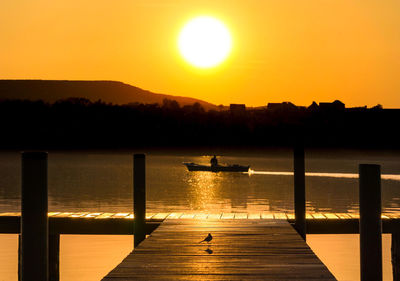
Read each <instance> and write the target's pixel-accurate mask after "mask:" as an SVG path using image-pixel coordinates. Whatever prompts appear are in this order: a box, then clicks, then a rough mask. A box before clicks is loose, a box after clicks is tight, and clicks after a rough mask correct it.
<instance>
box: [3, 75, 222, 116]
mask: <svg viewBox="0 0 400 281" xmlns="http://www.w3.org/2000/svg"><path fill="white" fill-rule="evenodd" d="M70 97H79V98H86V99H89V100H90V101H93V102H94V101H97V100H102V101H103V102H106V103H113V104H119V105H121V104H130V103H143V104H154V103H158V104H162V103H163V100H164V99H169V100H175V101H177V102H178V103H179V104H180V105H182V106H184V105H191V104H194V103H196V102H198V103H199V104H200V105H201V106H202V107H203V108H204V109H206V110H210V109H216V108H217V106H216V105H213V104H211V103H208V102H205V101H202V100H199V99H194V98H188V97H181V96H172V95H165V94H157V93H152V92H150V91H147V90H143V89H141V88H138V87H135V86H132V85H129V84H125V83H122V82H118V81H79V80H0V100H6V99H19V100H32V101H33V100H43V101H45V102H50V103H53V102H55V101H57V100H60V99H66V98H70Z"/></svg>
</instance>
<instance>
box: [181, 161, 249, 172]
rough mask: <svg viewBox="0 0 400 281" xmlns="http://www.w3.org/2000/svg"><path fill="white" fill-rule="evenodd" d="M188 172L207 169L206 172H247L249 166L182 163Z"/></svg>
mask: <svg viewBox="0 0 400 281" xmlns="http://www.w3.org/2000/svg"><path fill="white" fill-rule="evenodd" d="M183 165H185V166H186V167H187V168H188V170H189V171H190V172H192V171H207V172H248V171H249V168H250V166H240V165H237V164H234V165H213V166H211V165H210V166H207V165H200V164H196V163H187V162H185V163H183Z"/></svg>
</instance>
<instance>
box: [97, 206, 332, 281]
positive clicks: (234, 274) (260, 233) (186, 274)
mask: <svg viewBox="0 0 400 281" xmlns="http://www.w3.org/2000/svg"><path fill="white" fill-rule="evenodd" d="M229 216H231V215H230V214H229V215H226V217H229ZM208 233H211V234H212V235H213V240H212V241H211V242H210V243H209V244H207V243H205V242H204V243H199V242H200V241H202V240H203V239H204V238H205V237H206V236H207V234H208ZM103 280H104V281H114V280H119V281H121V280H280V281H282V280H318V281H321V280H324V281H325V280H336V279H335V278H334V276H333V275H332V274H331V273H330V272H329V270H328V269H327V268H326V267H325V265H324V264H323V263H322V262H321V261H320V260H319V259H318V257H317V256H316V255H315V254H314V253H313V252H312V250H311V249H310V248H309V247H308V245H307V244H306V243H305V242H304V240H303V239H302V238H301V237H300V235H298V234H297V232H296V231H295V230H294V229H293V228H292V227H291V226H290V224H289V223H288V222H287V221H286V220H276V219H270V220H266V219H260V217H258V219H257V220H255V219H254V220H252V219H238V218H232V219H228V218H226V219H216V220H212V219H210V218H208V219H205V220H198V219H185V220H180V219H167V220H165V221H164V222H163V223H162V224H161V225H160V226H159V227H158V228H157V229H156V230H155V231H154V232H153V233H152V234H151V235H150V236H149V238H147V239H146V240H144V241H143V242H142V243H141V244H140V245H139V246H138V247H137V248H135V249H134V251H133V252H132V253H131V254H129V255H128V256H127V257H126V258H125V259H124V260H123V261H122V262H121V264H120V265H119V266H117V267H116V268H115V269H114V270H112V271H111V272H110V273H109V274H108V275H107V276H106V277H105V278H104V279H103Z"/></svg>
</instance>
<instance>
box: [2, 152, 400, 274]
mask: <svg viewBox="0 0 400 281" xmlns="http://www.w3.org/2000/svg"><path fill="white" fill-rule="evenodd" d="M221 154H222V156H221V157H220V158H219V160H220V162H222V163H224V162H225V163H231V164H233V163H237V164H243V165H245V164H246V165H251V169H252V170H253V171H254V172H253V173H250V174H236V173H207V172H188V171H187V170H186V168H185V166H183V165H182V162H196V163H209V159H210V156H204V155H201V153H195V152H184V153H183V152H160V151H157V152H148V153H147V156H148V157H147V159H146V161H147V171H146V173H147V206H148V212H151V213H157V212H204V213H216V212H217V213H218V212H247V213H253V212H289V213H292V212H293V177H292V175H291V172H292V157H291V156H292V155H291V152H290V151H285V150H278V151H253V152H250V153H247V154H245V153H243V152H234V153H221ZM360 163H376V164H380V165H382V174H383V177H382V178H383V179H382V204H383V210H384V211H385V212H398V211H400V154H399V153H397V152H396V153H394V152H371V151H369V152H362V151H309V152H307V153H306V171H307V172H308V173H309V174H308V176H307V177H306V186H307V194H306V197H307V211H308V212H340V213H345V212H358V179H357V172H358V164H360ZM132 165H133V161H132V152H52V153H50V154H49V211H63V212H68V211H87V212H131V211H132ZM20 174H21V163H20V155H19V153H17V152H0V212H12V211H19V210H20V185H21V181H20ZM309 237H310V239H309V241H308V243H309V244H310V245H311V247H312V248H313V249H314V251H316V253H317V254H318V255H319V256H320V258H321V259H323V261H324V262H325V263H326V264H327V265H328V267H329V268H330V269H331V270H332V272H333V273H334V274H335V276H336V277H337V278H339V279H340V280H358V279H359V273H358V268H357V266H358V260H357V259H358V258H357V254H358V248H357V247H358V244H357V243H358V242H357V239H358V237H357V235H350V236H349V235H310V236H309ZM131 242H132V237H128V236H106V237H103V236H94V237H93V236H90V237H89V236H70V235H65V236H63V237H62V241H61V278H62V280H63V281H70V280H71V281H72V280H74V281H80V280H82V281H86V280H87V281H89V280H99V279H100V278H101V277H102V276H103V275H104V274H106V273H107V272H108V271H109V270H110V269H111V268H112V267H113V266H115V265H116V264H118V262H119V261H120V260H121V259H122V258H123V257H124V256H125V255H126V254H127V253H128V252H129V251H130V249H131V248H132V243H131ZM0 245H2V249H3V250H2V252H1V253H0V281H2V280H7V281H8V280H17V279H16V266H17V262H16V254H17V253H16V249H17V244H16V236H15V235H0ZM115 245H117V246H115ZM384 246H385V247H384V257H386V258H385V280H391V276H390V275H391V273H390V258H389V256H388V253H389V248H390V237H388V236H386V235H385V237H384ZM339 249H342V250H339ZM94 258H95V259H96V261H95V262H94V261H93V259H94ZM90 261H91V262H90Z"/></svg>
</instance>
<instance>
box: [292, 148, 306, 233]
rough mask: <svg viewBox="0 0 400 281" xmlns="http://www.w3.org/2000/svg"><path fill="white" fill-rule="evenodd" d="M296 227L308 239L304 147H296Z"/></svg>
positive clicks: (294, 164)
mask: <svg viewBox="0 0 400 281" xmlns="http://www.w3.org/2000/svg"><path fill="white" fill-rule="evenodd" d="M293 158H294V161H293V166H294V215H295V223H294V227H295V228H296V230H297V232H298V233H299V234H300V236H301V237H303V239H304V240H306V188H305V167H304V147H303V146H302V145H296V146H295V147H294V157H293Z"/></svg>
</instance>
